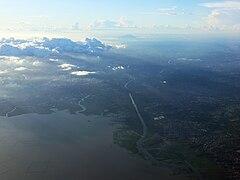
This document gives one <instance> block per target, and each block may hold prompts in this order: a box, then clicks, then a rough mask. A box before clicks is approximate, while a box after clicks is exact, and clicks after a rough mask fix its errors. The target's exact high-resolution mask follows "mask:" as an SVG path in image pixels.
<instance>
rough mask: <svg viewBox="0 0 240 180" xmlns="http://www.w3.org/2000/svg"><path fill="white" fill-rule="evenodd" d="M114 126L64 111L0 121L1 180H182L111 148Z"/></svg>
mask: <svg viewBox="0 0 240 180" xmlns="http://www.w3.org/2000/svg"><path fill="white" fill-rule="evenodd" d="M117 126H118V125H116V124H113V123H112V121H111V118H109V117H103V116H85V115H82V114H77V115H72V114H69V113H68V112H66V111H59V112H55V113H52V114H47V115H38V114H25V115H20V116H14V117H0V143H1V146H0V179H1V180H9V179H18V180H33V179H34V180H35V179H36V180H38V179H39V180H40V179H41V180H42V179H44V180H52V179H58V180H59V179H60V180H61V179H63V180H66V179H71V180H75V179H76V180H78V179H84V180H95V179H105V180H106V179H109V180H110V179H119V180H120V179H126V180H128V179H129V180H130V179H131V180H132V179H151V180H154V179H159V176H161V177H163V179H176V178H178V179H184V177H179V176H177V175H174V176H173V174H172V172H171V171H170V170H169V169H167V168H160V167H154V166H152V165H151V164H149V162H147V161H144V160H143V159H141V158H139V157H138V156H135V155H132V154H130V153H129V152H127V151H126V150H125V149H123V148H120V147H119V146H118V145H115V144H114V143H113V133H114V130H116V128H117Z"/></svg>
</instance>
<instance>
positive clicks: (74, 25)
mask: <svg viewBox="0 0 240 180" xmlns="http://www.w3.org/2000/svg"><path fill="white" fill-rule="evenodd" d="M72 30H75V31H78V30H80V25H79V23H78V22H76V23H75V24H73V25H72Z"/></svg>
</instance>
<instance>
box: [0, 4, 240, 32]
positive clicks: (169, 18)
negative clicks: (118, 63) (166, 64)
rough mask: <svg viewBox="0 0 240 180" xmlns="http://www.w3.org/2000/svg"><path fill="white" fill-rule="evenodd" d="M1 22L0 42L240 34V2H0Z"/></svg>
mask: <svg viewBox="0 0 240 180" xmlns="http://www.w3.org/2000/svg"><path fill="white" fill-rule="evenodd" d="M0 17H1V18H0V34H1V35H0V36H17V35H21V34H22V35H25V36H27V35H29V36H31V35H36V34H38V35H45V34H49V35H56V34H65V35H67V34H68V35H71V34H72V35H74V34H79V32H81V34H82V35H85V34H86V35H92V34H104V33H105V34H108V33H109V32H110V33H115V34H139V33H142V34H158V33H159V34H160V33H176V34H181V33H211V32H212V33H216V32H224V33H240V0H232V1H230V0H181V1H180V0H168V1H166V0H131V1H130V0H84V1H83V0H21V1H20V0H0ZM26 32H27V33H26Z"/></svg>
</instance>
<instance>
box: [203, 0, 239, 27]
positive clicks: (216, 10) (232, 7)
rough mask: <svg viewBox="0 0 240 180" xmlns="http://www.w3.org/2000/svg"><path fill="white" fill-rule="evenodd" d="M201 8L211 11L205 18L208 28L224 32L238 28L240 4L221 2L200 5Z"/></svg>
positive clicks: (237, 2)
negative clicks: (211, 27)
mask: <svg viewBox="0 0 240 180" xmlns="http://www.w3.org/2000/svg"><path fill="white" fill-rule="evenodd" d="M201 6H203V7H206V8H211V9H213V10H212V11H211V13H210V14H209V15H208V16H207V17H206V20H207V22H208V24H209V25H210V26H214V27H219V28H221V29H225V30H234V29H235V28H236V27H239V26H240V18H239V17H240V2H239V1H221V2H209V3H204V4H201Z"/></svg>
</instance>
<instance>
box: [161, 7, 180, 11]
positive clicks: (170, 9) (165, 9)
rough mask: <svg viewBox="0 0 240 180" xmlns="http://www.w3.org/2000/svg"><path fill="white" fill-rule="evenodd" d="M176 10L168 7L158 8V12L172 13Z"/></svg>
mask: <svg viewBox="0 0 240 180" xmlns="http://www.w3.org/2000/svg"><path fill="white" fill-rule="evenodd" d="M176 9H177V7H176V6H174V7H168V8H158V11H174V10H176Z"/></svg>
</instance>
